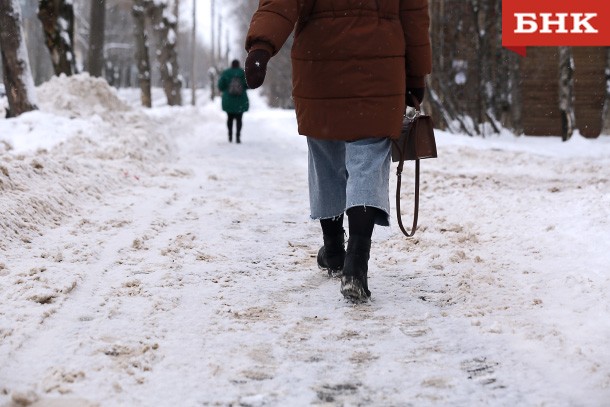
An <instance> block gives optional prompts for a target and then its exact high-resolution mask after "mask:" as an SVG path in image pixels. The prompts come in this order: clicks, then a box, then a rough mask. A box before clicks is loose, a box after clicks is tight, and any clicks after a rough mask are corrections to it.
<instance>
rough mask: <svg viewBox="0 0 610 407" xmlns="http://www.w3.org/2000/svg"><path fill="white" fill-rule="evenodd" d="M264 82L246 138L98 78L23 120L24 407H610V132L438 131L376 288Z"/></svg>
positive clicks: (7, 247) (213, 118)
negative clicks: (342, 238) (341, 233)
mask: <svg viewBox="0 0 610 407" xmlns="http://www.w3.org/2000/svg"><path fill="white" fill-rule="evenodd" d="M250 96H251V99H252V105H253V108H252V110H251V112H249V113H247V114H246V115H245V118H244V132H243V144H241V145H235V144H229V143H228V142H227V141H226V135H225V133H226V130H225V123H224V122H225V116H224V114H223V113H222V111H220V107H219V101H218V100H216V101H215V102H214V103H211V102H209V100H208V98H207V97H206V94H205V93H204V92H202V93H201V95H200V97H199V101H200V104H199V105H198V106H197V107H190V106H185V107H179V108H170V107H166V106H160V107H156V108H153V109H151V110H143V109H141V108H139V107H138V106H137V105H138V95H137V93H135V92H133V91H132V92H125V93H121V95H120V97H119V96H118V95H117V94H116V92H114V91H113V90H112V89H111V88H109V87H108V86H107V85H106V84H105V83H104V82H102V81H98V80H94V79H91V78H88V77H87V76H83V75H81V76H77V77H74V78H71V79H67V78H59V79H57V78H56V79H53V80H52V81H50V82H48V83H46V84H44V85H43V86H42V87H40V88H38V100H39V105H40V107H41V110H40V111H38V112H33V113H29V114H25V115H23V116H21V117H19V118H17V119H11V120H5V119H0V213H1V214H2V215H1V217H0V293H1V294H0V406H14V405H31V406H37V407H40V406H95V405H99V406H305V405H328V406H331V405H332V406H335V405H345V406H356V405H375V406H428V405H431V406H479V405H481V406H482V405H485V406H487V405H490V406H608V405H610V346H609V345H608V344H609V343H610V138H609V137H601V138H599V139H597V140H585V139H583V138H581V137H574V138H573V139H572V140H570V141H569V142H567V143H562V142H561V141H560V139H559V138H525V137H518V138H517V137H512V136H506V135H504V136H501V137H490V138H487V139H472V138H469V137H466V136H459V135H450V134H447V133H444V132H438V133H437V141H438V145H439V158H438V159H435V160H426V161H424V162H423V163H422V171H423V175H422V176H423V187H422V201H421V210H420V225H421V228H420V230H419V232H418V233H417V234H416V237H415V238H414V239H405V238H404V237H403V236H402V235H401V234H400V231H399V230H398V228H397V227H396V225H393V226H392V227H391V228H385V229H383V228H382V229H378V230H376V232H375V236H374V243H373V249H372V253H371V261H370V278H369V286H370V288H371V290H372V292H373V298H372V301H370V302H369V303H367V304H362V305H353V304H351V303H349V302H346V301H345V300H344V299H343V298H342V296H341V295H340V293H339V281H338V280H336V279H329V278H328V277H327V276H326V275H325V274H324V273H323V272H321V271H319V270H318V269H317V267H316V264H315V255H316V253H317V250H318V248H319V246H320V244H321V235H320V230H319V226H318V224H317V223H316V222H313V221H310V220H309V219H308V196H307V173H306V167H307V161H306V151H307V149H306V144H305V140H304V138H303V137H300V136H298V135H296V133H297V131H296V123H295V119H294V113H293V112H291V111H281V110H272V109H268V108H266V107H265V106H264V104H263V102H262V101H261V99H260V97H259V96H258V95H257V94H256V93H251V94H250ZM159 99H160V98H159ZM1 104H2V102H0V105H1ZM408 167H409V168H408V170H407V172H406V174H405V177H404V178H405V185H404V187H403V191H404V194H403V198H402V199H403V207H404V211H405V217H406V219H408V218H409V216H410V214H411V199H412V195H411V185H410V184H407V182H410V181H411V176H412V169H411V168H410V167H411V166H408ZM391 182H392V186H394V182H395V179H394V178H392V180H391ZM407 223H408V220H407Z"/></svg>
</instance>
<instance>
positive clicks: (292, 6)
mask: <svg viewBox="0 0 610 407" xmlns="http://www.w3.org/2000/svg"><path fill="white" fill-rule="evenodd" d="M301 5H302V0H260V1H259V3H258V10H256V12H255V13H254V16H252V21H251V22H250V29H249V30H248V35H247V36H246V51H248V52H250V51H252V50H254V49H266V50H267V51H269V52H270V53H271V55H275V54H277V53H278V52H279V51H280V49H281V48H282V46H283V45H284V43H285V42H286V40H287V39H288V36H289V35H290V33H292V30H294V26H295V24H296V22H297V20H298V18H299V10H300V8H301Z"/></svg>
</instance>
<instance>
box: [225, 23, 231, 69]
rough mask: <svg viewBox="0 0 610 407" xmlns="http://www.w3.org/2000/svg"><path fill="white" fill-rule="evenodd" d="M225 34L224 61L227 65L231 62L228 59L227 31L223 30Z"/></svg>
mask: <svg viewBox="0 0 610 407" xmlns="http://www.w3.org/2000/svg"><path fill="white" fill-rule="evenodd" d="M225 34H226V39H225V63H226V64H227V66H229V65H230V64H231V61H229V31H228V30H227V31H225Z"/></svg>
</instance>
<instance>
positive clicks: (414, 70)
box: [400, 0, 432, 88]
mask: <svg viewBox="0 0 610 407" xmlns="http://www.w3.org/2000/svg"><path fill="white" fill-rule="evenodd" d="M400 22H401V23H402V30H403V32H404V34H405V45H406V49H405V59H406V60H405V64H406V74H407V87H408V88H409V87H412V88H423V87H424V86H425V81H424V78H425V76H426V75H428V74H429V73H431V72H432V49H431V47H430V32H429V30H430V15H429V12H428V0H400Z"/></svg>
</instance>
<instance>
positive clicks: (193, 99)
mask: <svg viewBox="0 0 610 407" xmlns="http://www.w3.org/2000/svg"><path fill="white" fill-rule="evenodd" d="M191 52H192V53H193V55H192V57H191V104H192V105H193V106H195V105H196V104H197V93H196V92H195V90H196V89H197V81H196V80H195V75H196V74H195V70H196V69H197V65H196V61H197V0H193V27H192V30H191Z"/></svg>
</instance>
